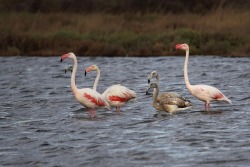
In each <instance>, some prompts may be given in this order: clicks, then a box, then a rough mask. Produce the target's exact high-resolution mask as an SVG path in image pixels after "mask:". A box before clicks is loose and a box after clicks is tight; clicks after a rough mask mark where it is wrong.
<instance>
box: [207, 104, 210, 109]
mask: <svg viewBox="0 0 250 167" xmlns="http://www.w3.org/2000/svg"><path fill="white" fill-rule="evenodd" d="M207 110H208V111H210V103H208V104H207Z"/></svg>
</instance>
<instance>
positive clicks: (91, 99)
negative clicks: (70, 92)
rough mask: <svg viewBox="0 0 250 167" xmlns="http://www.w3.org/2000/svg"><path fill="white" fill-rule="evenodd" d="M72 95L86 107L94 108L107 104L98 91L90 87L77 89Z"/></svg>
mask: <svg viewBox="0 0 250 167" xmlns="http://www.w3.org/2000/svg"><path fill="white" fill-rule="evenodd" d="M74 96H75V98H76V100H77V101H78V102H79V103H80V104H82V105H83V106H85V107H87V108H92V109H95V108H99V107H105V106H108V105H109V104H107V101H106V100H105V99H104V98H103V97H102V96H101V94H100V93H98V92H96V91H94V90H93V89H90V88H84V89H78V92H77V93H76V94H74Z"/></svg>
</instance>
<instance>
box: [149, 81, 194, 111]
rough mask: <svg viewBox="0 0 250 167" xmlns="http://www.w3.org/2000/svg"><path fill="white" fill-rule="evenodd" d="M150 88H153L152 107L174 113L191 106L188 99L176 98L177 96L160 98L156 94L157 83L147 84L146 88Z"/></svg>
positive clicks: (157, 92)
mask: <svg viewBox="0 0 250 167" xmlns="http://www.w3.org/2000/svg"><path fill="white" fill-rule="evenodd" d="M150 88H154V93H153V107H154V108H155V109H156V110H159V111H165V112H169V113H174V112H178V111H182V110H187V109H189V108H192V107H193V104H192V103H191V102H190V101H188V100H184V99H182V98H178V97H168V98H167V97H165V98H164V97H162V98H160V97H158V94H159V86H158V83H150V84H149V85H148V89H150ZM157 97H158V98H157ZM158 100H159V101H158Z"/></svg>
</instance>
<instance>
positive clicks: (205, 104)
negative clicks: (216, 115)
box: [204, 102, 207, 111]
mask: <svg viewBox="0 0 250 167" xmlns="http://www.w3.org/2000/svg"><path fill="white" fill-rule="evenodd" d="M204 109H205V111H207V103H206V102H205V103H204Z"/></svg>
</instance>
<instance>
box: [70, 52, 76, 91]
mask: <svg viewBox="0 0 250 167" xmlns="http://www.w3.org/2000/svg"><path fill="white" fill-rule="evenodd" d="M72 60H73V62H74V66H73V71H72V74H71V89H72V91H73V93H74V94H75V93H76V92H77V87H76V70H77V59H76V57H75V56H74V57H73V58H72Z"/></svg>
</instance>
